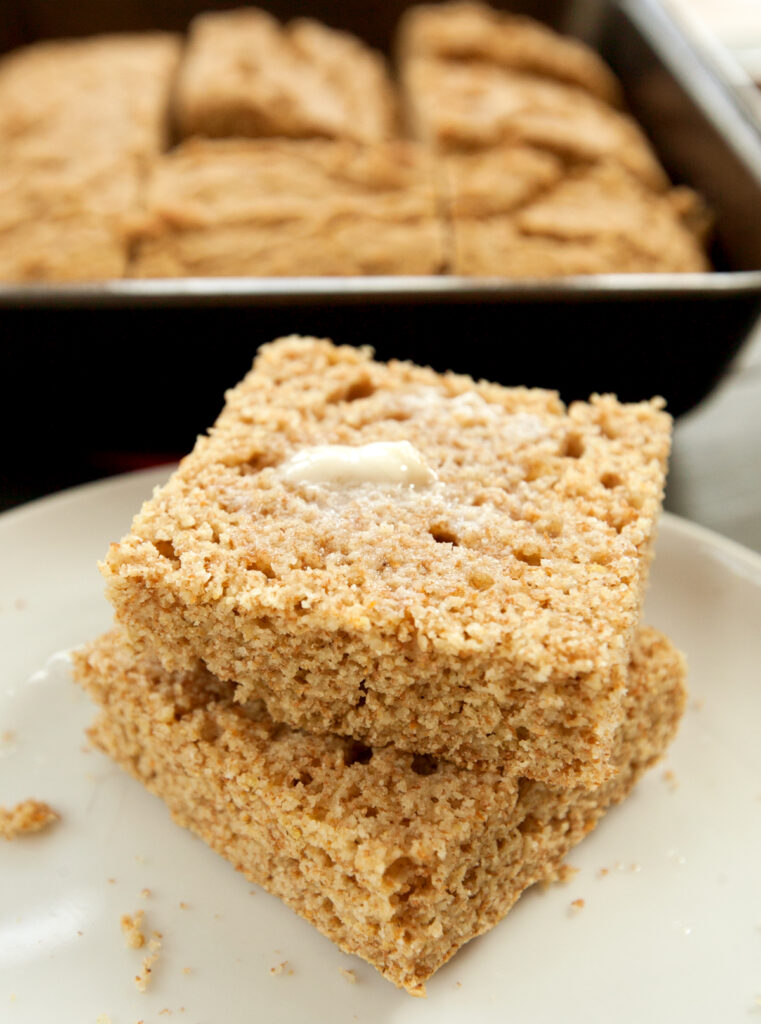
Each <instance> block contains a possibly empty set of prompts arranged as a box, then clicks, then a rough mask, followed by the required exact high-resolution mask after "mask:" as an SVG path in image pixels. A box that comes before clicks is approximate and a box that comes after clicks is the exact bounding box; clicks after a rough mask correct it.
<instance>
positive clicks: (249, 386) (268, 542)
mask: <svg viewBox="0 0 761 1024" xmlns="http://www.w3.org/2000/svg"><path fill="white" fill-rule="evenodd" d="M661 406H662V401H660V400H654V401H652V402H642V403H640V404H634V405H621V404H620V403H618V402H617V401H616V399H615V398H613V397H612V396H604V397H599V396H596V397H594V398H592V399H591V400H590V402H589V403H586V402H577V403H574V404H573V405H572V406H570V408H568V409H566V408H565V407H564V406H563V404H562V403H561V402H560V400H559V399H558V397H557V395H556V393H555V392H551V391H542V390H538V389H537V390H528V389H525V388H505V387H501V386H499V385H496V384H488V383H485V382H479V383H476V382H474V381H473V380H471V379H470V378H469V377H465V376H459V375H456V374H452V373H447V374H438V373H435V372H434V371H433V370H430V369H426V368H422V367H417V366H414V365H413V364H411V363H404V362H396V361H392V362H390V363H388V364H384V363H378V362H374V361H373V360H372V358H371V353H370V351H369V350H367V349H358V348H354V347H351V346H342V347H336V346H334V345H332V344H331V343H330V342H328V341H319V340H315V339H304V338H287V339H281V340H280V341H278V342H276V343H274V344H272V345H268V346H264V347H263V348H262V349H261V350H260V352H259V354H258V356H257V359H256V361H255V363H254V368H253V370H252V371H251V372H250V373H249V374H248V376H247V377H246V378H244V380H243V381H242V382H241V383H240V384H239V385H238V386H237V387H236V388H234V389H233V390H232V391H230V392H228V394H227V403H226V406H225V408H224V410H223V411H222V413H221V415H220V417H219V419H218V420H217V422H216V424H215V426H214V427H212V429H211V431H210V433H209V436H208V437H201V438H199V440H198V442H197V444H196V447H195V449H194V450H193V452H192V453H191V454H190V455H189V456H187V457H186V458H185V459H184V460H183V461H182V463H181V464H180V467H179V468H178V470H177V471H176V472H175V473H174V474H173V475H172V477H171V479H170V480H169V482H168V483H167V485H166V486H165V487H163V488H161V489H160V490H158V491H157V492H156V493H155V494H154V496H153V498H152V499H151V500H150V501H148V502H147V503H146V504H145V505H144V506H143V509H142V511H141V512H140V513H139V514H138V515H137V516H136V518H135V519H134V521H133V524H132V531H131V533H130V534H129V535H128V536H126V537H125V538H124V539H123V540H122V541H121V542H120V543H118V544H113V545H112V546H111V548H110V550H109V552H108V555H107V557H106V560H105V562H104V563H103V565H102V571H103V573H104V575H105V577H106V580H107V593H108V596H109V598H110V600H111V601H112V603H113V604H114V606H115V608H116V613H117V618H118V619H119V620H120V621H121V622H122V623H124V625H125V626H126V627H127V629H128V630H129V632H130V633H131V635H132V637H133V639H134V640H135V641H138V642H142V643H144V644H147V645H148V646H150V647H152V648H153V649H154V650H155V652H156V653H157V654H158V656H159V657H160V658H161V659H162V661H163V662H164V663H165V664H166V666H167V667H168V668H171V669H191V670H194V669H195V668H196V667H197V666H198V665H199V664H200V663H201V662H203V663H205V665H206V666H207V667H208V668H209V670H210V671H212V672H214V673H215V674H216V675H218V676H219V677H220V678H222V679H224V680H231V681H234V682H235V683H236V699H237V700H239V701H242V702H245V701H249V700H253V699H257V698H261V699H262V700H263V701H264V702H265V704H266V706H267V709H268V711H269V713H270V714H271V716H272V717H273V719H275V720H276V721H281V722H287V723H289V724H290V725H293V726H297V727H300V728H304V729H305V730H307V731H310V732H315V733H339V734H342V735H347V736H352V737H354V738H355V739H357V740H359V741H361V742H364V743H369V744H373V745H374V746H379V745H383V744H386V743H394V744H395V745H396V746H397V747H398V748H399V749H400V750H407V751H413V752H415V753H419V754H430V755H432V756H436V757H446V758H447V759H448V760H451V761H452V762H454V763H456V764H459V765H463V766H465V767H470V766H473V765H483V764H485V763H486V764H499V765H502V766H505V767H506V768H507V769H509V770H510V771H511V772H512V773H513V774H520V775H526V776H528V777H531V778H537V779H541V780H543V781H548V782H552V783H553V784H557V785H576V784H577V783H579V784H583V785H586V786H594V785H597V784H598V783H599V782H600V781H602V780H603V779H605V778H607V777H608V776H609V775H610V773H611V771H612V768H611V766H610V764H609V756H610V752H611V745H612V742H613V735H614V733H615V729H616V727H617V726H618V725H619V723H620V721H621V715H622V714H623V710H622V701H623V697H624V694H625V690H626V666H627V664H628V661H629V655H630V651H631V645H632V643H633V640H634V634H635V629H636V626H637V624H638V621H639V615H640V607H641V603H642V597H643V592H644V586H645V579H646V575H647V570H648V565H649V561H650V558H651V553H652V544H653V537H654V530H655V522H656V518H657V515H658V512H659V509H660V504H661V498H662V492H663V484H664V474H665V468H666V459H667V454H668V449H669V437H670V417H669V416H667V415H666V413H664V412H663V411H662V410H661ZM400 441H407V442H409V443H411V445H412V446H414V448H415V449H417V451H418V452H419V454H420V456H421V457H422V459H423V460H424V461H425V463H426V464H427V465H428V467H430V469H431V470H433V471H434V472H435V473H436V475H437V479H436V480H435V482H432V483H430V484H429V485H427V486H420V487H413V486H409V485H407V484H384V483H372V482H367V483H360V484H355V485H353V486H350V485H347V484H340V483H330V482H327V483H312V484H309V483H301V482H298V481H296V482H292V481H291V480H290V479H288V474H287V473H285V472H284V469H285V468H286V467H287V466H289V465H290V464H291V463H290V462H289V460H290V459H291V457H292V456H294V455H295V454H297V453H302V454H303V453H304V452H305V451H306V452H309V451H310V450H311V449H312V448H313V447H315V446H320V445H326V444H331V445H332V444H339V445H347V446H353V447H361V446H363V445H365V444H370V443H374V442H400Z"/></svg>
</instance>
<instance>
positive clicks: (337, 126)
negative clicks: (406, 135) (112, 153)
mask: <svg viewBox="0 0 761 1024" xmlns="http://www.w3.org/2000/svg"><path fill="white" fill-rule="evenodd" d="M176 117H177V124H178V128H179V131H180V134H181V135H183V136H188V135H211V136H263V135H264V136H273V135H280V136H289V137H293V138H309V137H313V136H324V137H328V138H345V139H353V140H354V141H358V142H366V143H373V142H381V141H383V140H385V139H388V138H390V137H391V136H392V135H393V134H394V133H395V127H396V101H395V94H394V88H393V86H392V84H391V80H390V77H389V74H388V71H387V69H386V65H385V62H384V60H383V58H382V57H381V55H380V54H379V53H376V52H375V51H373V50H371V49H369V48H368V47H367V46H365V45H364V44H363V43H362V42H360V40H359V39H357V38H356V37H355V36H352V35H349V34H348V33H346V32H339V31H337V30H336V29H331V28H328V27H327V26H326V25H322V24H320V23H319V22H317V21H313V20H311V19H309V18H297V19H295V20H294V21H292V22H290V23H289V24H288V25H285V26H283V25H281V24H280V23H279V22H278V21H277V20H276V19H275V18H273V17H272V16H271V15H270V14H267V13H266V12H265V11H262V10H259V9H257V8H245V7H244V8H239V9H238V10H234V11H225V12H222V13H219V12H216V13H208V14H202V15H200V16H199V17H197V18H196V19H195V20H194V21H193V22H192V23H191V26H190V30H189V41H188V47H187V51H186V54H185V58H184V60H183V62H182V66H181V68H180V76H179V83H178V87H177V93H176Z"/></svg>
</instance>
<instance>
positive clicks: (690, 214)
mask: <svg viewBox="0 0 761 1024" xmlns="http://www.w3.org/2000/svg"><path fill="white" fill-rule="evenodd" d="M445 167H446V170H447V172H448V179H449V195H450V202H451V205H450V210H451V213H452V241H453V245H452V250H453V256H452V270H453V271H454V272H455V273H462V274H487V275H488V274H503V275H507V276H510V277H525V276H534V277H546V276H553V275H559V274H574V273H576V274H583V273H637V272H638V273H653V272H664V271H667V272H672V273H680V272H690V271H692V272H699V271H704V270H706V269H707V268H708V262H707V259H706V255H705V247H704V238H703V233H702V230H701V227H702V225H701V219H702V215H701V209H700V202H699V200H698V198H697V196H695V194H694V193H692V192H690V190H689V189H684V188H677V189H670V190H669V191H668V192H665V193H662V194H653V193H652V192H651V191H650V190H648V189H647V188H646V187H645V186H643V185H642V184H641V182H639V181H638V180H637V179H636V178H633V177H632V176H631V175H630V174H629V173H628V172H627V171H625V170H624V169H623V168H622V167H620V166H619V165H617V164H615V163H600V164H593V165H591V166H580V167H577V168H575V169H574V170H572V171H570V172H569V173H567V174H566V175H565V176H562V177H561V173H560V170H559V162H558V161H557V160H556V159H554V158H552V157H551V156H550V155H549V154H546V153H538V152H536V151H534V150H531V149H525V148H515V147H498V148H495V149H491V150H487V151H478V152H474V153H457V154H451V155H450V156H448V157H447V158H446V160H445Z"/></svg>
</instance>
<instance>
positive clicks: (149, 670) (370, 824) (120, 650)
mask: <svg viewBox="0 0 761 1024" xmlns="http://www.w3.org/2000/svg"><path fill="white" fill-rule="evenodd" d="M74 672H75V677H76V678H77V681H78V682H80V683H81V684H82V685H83V686H84V687H85V688H86V689H87V690H88V691H89V693H90V694H91V695H92V696H93V697H94V699H95V700H96V701H97V702H98V704H99V705H101V714H100V715H99V717H98V719H97V721H96V723H95V726H94V728H93V730H92V731H91V735H92V737H93V739H94V740H95V742H96V743H97V744H98V745H99V746H100V747H101V748H102V749H104V750H106V751H107V752H108V753H109V754H111V755H112V756H113V757H115V758H116V759H117V760H118V761H119V762H120V763H121V764H122V765H123V766H124V767H126V768H127V769H128V770H129V771H131V772H132V773H133V774H134V775H136V776H137V777H138V778H139V779H141V780H142V781H143V782H145V784H146V785H147V786H148V787H149V788H150V789H151V790H153V791H154V792H156V793H158V795H159V796H161V797H162V798H163V799H165V800H166V802H167V804H168V805H169V807H170V809H171V810H172V813H173V817H174V819H175V820H176V821H177V822H178V823H179V824H183V825H186V826H188V827H190V828H193V829H194V830H195V831H196V832H198V833H199V834H200V835H201V836H202V837H203V838H204V839H205V840H206V841H207V842H208V843H210V844H211V845H212V846H213V847H214V848H215V849H217V850H218V851H219V852H220V853H222V854H223V855H224V856H225V857H227V858H228V859H230V860H231V861H232V863H233V864H235V866H236V867H237V868H238V869H239V870H241V871H243V872H244V873H245V874H246V875H247V877H249V878H250V879H251V880H253V881H256V882H259V883H261V884H262V885H264V886H265V887H266V888H267V889H269V890H270V891H271V892H274V893H276V894H277V895H279V896H281V897H282V898H283V899H284V900H285V901H286V902H287V903H288V904H289V905H290V906H292V907H293V908H294V909H295V910H297V911H298V912H299V913H300V914H302V915H303V916H305V917H306V918H307V919H308V920H310V921H312V922H313V923H314V924H315V925H316V926H317V927H318V928H319V929H320V930H321V931H323V932H324V933H325V934H326V935H328V936H329V937H330V938H331V939H333V940H334V941H336V942H337V943H338V944H339V945H340V946H341V947H342V948H343V949H344V950H346V951H347V952H350V953H357V954H359V955H360V956H363V957H364V958H365V959H367V960H369V961H370V963H372V964H373V965H374V966H375V967H377V968H378V970H380V971H381V972H382V973H383V974H384V975H385V976H386V977H387V978H388V979H389V980H391V981H393V982H394V983H395V984H397V985H399V986H403V987H405V988H407V990H408V991H410V992H411V993H413V994H415V995H422V994H424V987H423V985H424V982H425V981H426V979H427V978H428V977H430V975H431V974H432V973H433V972H434V971H435V970H436V969H437V968H438V967H440V966H441V965H442V964H443V963H444V962H445V961H446V960H448V959H449V957H451V956H452V954H453V953H454V952H455V951H456V950H457V949H458V948H459V947H460V946H461V945H462V944H463V943H465V942H467V941H468V940H469V939H471V938H473V937H475V936H476V935H478V934H480V933H481V932H484V931H486V930H487V929H488V928H490V927H491V926H492V925H494V924H496V922H497V921H499V920H500V918H502V917H503V916H504V914H505V913H507V911H508V910H509V909H510V907H511V906H512V904H513V903H514V902H515V900H516V899H517V898H518V896H519V895H520V893H521V892H522V891H523V889H525V888H526V887H527V886H528V885H530V884H532V883H533V882H535V881H537V880H539V879H543V878H546V877H552V876H553V874H554V873H555V872H557V870H558V867H559V865H560V861H561V859H562V858H563V857H564V855H565V854H566V853H567V852H568V850H569V848H570V847H571V846H573V845H574V844H575V843H577V842H579V841H580V840H581V839H582V838H583V837H584V836H585V835H586V834H587V833H588V832H589V830H590V829H591V828H592V827H594V824H595V823H596V821H597V819H598V818H599V817H600V815H601V814H602V813H604V811H605V809H606V807H607V806H608V805H609V804H610V803H615V802H618V801H619V800H621V799H622V798H623V797H624V796H626V794H627V792H628V791H629V789H630V788H631V786H632V785H633V783H634V782H635V781H636V778H637V777H638V776H639V774H640V773H641V772H642V771H643V770H644V769H645V768H647V767H648V766H649V765H650V764H651V763H652V762H653V761H654V760H655V759H657V758H658V757H659V756H660V755H661V754H662V753H663V750H664V748H665V746H666V744H667V743H668V742H669V741H670V739H671V738H672V736H673V734H674V731H675V728H676V725H677V722H678V720H679V717H680V715H681V713H682V710H683V708H684V665H683V661H682V659H681V658H680V656H679V654H678V653H677V652H676V651H675V650H674V649H673V647H671V645H670V644H669V643H668V641H667V640H666V639H665V637H663V636H662V635H660V634H658V633H657V632H655V631H654V630H649V629H645V630H643V631H642V632H641V634H640V636H639V640H638V643H637V644H636V646H635V649H634V654H633V659H632V662H631V671H630V685H629V691H628V693H627V696H626V700H625V709H624V711H625V716H624V720H623V723H622V725H621V727H620V728H619V729H618V731H617V733H616V737H615V745H614V763H615V767H616V773H615V775H614V776H613V778H611V779H610V781H609V782H607V783H606V784H605V785H604V786H602V787H600V788H599V789H597V790H592V791H584V790H583V789H579V788H576V789H565V788H562V789H558V788H552V787H547V786H544V785H542V784H540V783H531V782H528V781H527V780H525V779H523V780H519V779H517V778H516V777H514V776H512V775H510V774H507V773H505V772H503V771H498V770H491V771H484V772H469V771H463V770H458V769H456V768H455V767H454V766H453V765H451V764H447V763H446V762H438V763H437V762H436V761H435V760H433V759H431V758H425V757H420V756H418V755H414V754H408V753H404V752H401V751H399V750H397V749H395V748H394V747H391V746H387V747H384V748H380V749H372V748H369V747H361V746H358V745H356V744H353V743H351V742H350V741H348V740H345V739H341V738H339V737H335V736H323V737H315V736H310V735H308V734H306V733H303V732H299V731H295V730H292V729H289V728H288V727H287V726H283V725H278V724H277V723H275V722H273V721H272V720H271V719H270V718H269V717H268V716H267V714H266V713H265V712H264V710H263V708H262V706H261V704H259V703H253V704H247V705H243V706H241V705H235V704H233V702H232V700H231V698H230V686H229V685H226V684H222V683H220V681H219V680H217V679H215V678H214V677H213V676H211V675H209V673H207V672H205V671H204V670H198V671H197V672H195V673H192V674H189V673H186V674H182V673H177V674H169V673H166V672H165V671H162V669H161V667H160V665H159V663H158V662H157V661H156V660H155V659H153V658H152V657H151V656H150V655H143V656H138V655H136V654H135V653H134V652H133V651H132V650H131V649H130V647H129V645H128V644H127V643H126V642H125V638H124V636H123V635H122V634H121V632H120V631H115V632H113V633H112V634H109V635H106V636H105V637H102V638H101V639H100V640H99V641H97V642H96V643H95V644H94V645H93V646H92V647H91V648H89V649H88V650H85V651H80V652H77V653H76V654H75V657H74Z"/></svg>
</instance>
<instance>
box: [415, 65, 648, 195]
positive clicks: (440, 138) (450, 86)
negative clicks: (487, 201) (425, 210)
mask: <svg viewBox="0 0 761 1024" xmlns="http://www.w3.org/2000/svg"><path fill="white" fill-rule="evenodd" d="M401 74H402V85H403V102H404V105H405V110H406V117H407V121H408V124H409V127H410V131H411V133H412V135H413V136H414V137H415V138H417V139H420V140H422V141H423V142H425V143H426V144H428V145H432V146H434V147H436V149H437V150H439V151H441V152H444V153H446V152H452V151H458V150H472V149H484V148H488V147H491V146H497V145H523V146H531V147H534V148H536V149H540V150H544V151H546V152H548V153H553V154H556V155H557V156H558V157H560V158H561V159H563V161H565V163H567V164H574V163H580V162H581V163H593V162H597V161H600V160H610V161H615V162H616V163H619V164H621V166H622V167H624V168H625V169H626V170H628V171H629V172H630V173H631V174H633V175H634V176H635V177H637V178H639V179H640V180H641V181H642V182H643V183H644V184H646V185H648V186H649V187H651V188H653V189H654V190H656V191H657V190H661V189H664V188H666V187H667V185H668V179H667V178H666V175H665V173H664V171H663V169H662V167H661V166H660V164H659V162H658V160H657V158H656V156H655V154H654V153H653V150H652V148H651V147H650V144H649V142H648V141H647V139H646V138H645V136H644V134H643V132H642V130H641V129H640V128H639V126H638V125H637V124H636V123H635V121H634V120H633V119H632V118H631V117H629V115H628V114H625V113H623V112H622V111H619V110H614V109H613V108H612V107H610V106H608V105H606V104H605V103H603V102H602V101H601V100H599V99H597V98H596V97H595V96H591V95H590V94H589V93H587V92H584V91H583V90H582V89H578V88H575V87H574V86H570V85H565V84H563V83H560V82H554V81H551V80H549V79H542V78H538V77H536V76H534V75H527V74H523V73H521V72H517V71H511V70H505V69H503V68H500V67H496V66H494V65H492V64H488V63H479V62H475V63H467V62H466V63H461V62H457V61H446V60H441V59H439V58H435V57H414V58H410V59H409V60H408V61H406V62H405V63H404V64H403V65H402V67H401Z"/></svg>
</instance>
